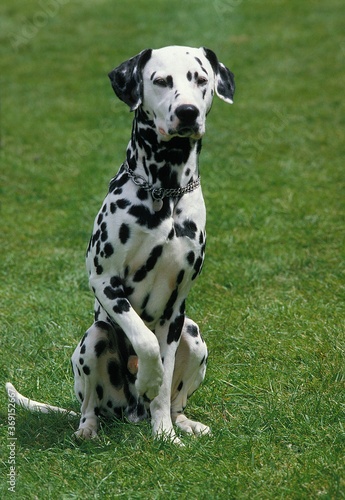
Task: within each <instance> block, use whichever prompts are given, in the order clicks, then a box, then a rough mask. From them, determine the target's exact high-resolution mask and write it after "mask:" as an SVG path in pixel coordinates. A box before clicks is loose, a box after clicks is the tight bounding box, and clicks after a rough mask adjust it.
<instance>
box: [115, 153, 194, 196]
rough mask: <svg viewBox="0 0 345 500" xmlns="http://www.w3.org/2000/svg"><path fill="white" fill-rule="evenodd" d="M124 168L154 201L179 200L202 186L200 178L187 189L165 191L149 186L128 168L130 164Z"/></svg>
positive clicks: (188, 185) (142, 178)
mask: <svg viewBox="0 0 345 500" xmlns="http://www.w3.org/2000/svg"><path fill="white" fill-rule="evenodd" d="M123 168H124V169H125V170H126V172H127V174H128V176H129V177H130V178H131V179H132V181H133V182H134V184H135V185H136V186H139V187H141V188H142V189H145V191H149V192H150V193H151V196H152V198H153V199H154V200H162V199H163V198H168V197H171V198H177V197H179V196H182V195H183V194H185V193H190V192H191V191H194V189H197V188H198V187H199V186H200V176H199V177H198V178H197V179H196V180H195V181H191V182H189V183H188V184H187V186H185V187H179V188H176V189H164V188H155V187H154V186H152V184H149V182H147V180H146V179H145V178H144V177H142V176H141V175H137V174H135V173H134V172H133V170H131V169H130V168H129V166H128V163H127V162H125V163H123Z"/></svg>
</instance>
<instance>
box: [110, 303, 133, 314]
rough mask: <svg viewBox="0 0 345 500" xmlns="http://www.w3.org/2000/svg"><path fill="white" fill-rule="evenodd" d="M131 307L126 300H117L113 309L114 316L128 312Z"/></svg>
mask: <svg viewBox="0 0 345 500" xmlns="http://www.w3.org/2000/svg"><path fill="white" fill-rule="evenodd" d="M130 308H131V306H130V304H129V302H128V300H127V299H118V300H117V302H116V305H115V306H114V307H113V311H114V313H115V314H122V313H124V312H128V311H129V310H130Z"/></svg>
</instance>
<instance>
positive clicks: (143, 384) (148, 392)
mask: <svg viewBox="0 0 345 500" xmlns="http://www.w3.org/2000/svg"><path fill="white" fill-rule="evenodd" d="M163 372H164V370H163V365H162V362H161V359H160V357H158V358H157V359H155V360H154V361H150V362H148V363H147V362H143V361H142V360H140V361H139V369H138V375H137V380H136V382H135V387H136V389H137V391H138V394H139V396H144V397H145V399H146V400H148V401H152V400H153V399H154V398H155V397H156V396H158V394H159V389H160V387H161V385H162V382H163Z"/></svg>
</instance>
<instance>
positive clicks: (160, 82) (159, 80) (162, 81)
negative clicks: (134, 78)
mask: <svg viewBox="0 0 345 500" xmlns="http://www.w3.org/2000/svg"><path fill="white" fill-rule="evenodd" d="M153 84H154V85H158V87H167V86H168V83H167V81H166V80H165V79H164V78H155V80H153Z"/></svg>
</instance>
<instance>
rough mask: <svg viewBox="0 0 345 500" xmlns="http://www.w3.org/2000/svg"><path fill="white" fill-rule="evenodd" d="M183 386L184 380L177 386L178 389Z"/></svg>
mask: <svg viewBox="0 0 345 500" xmlns="http://www.w3.org/2000/svg"><path fill="white" fill-rule="evenodd" d="M182 387H183V382H182V380H181V382H180V383H179V385H178V386H177V390H178V391H180V390H181V389H182Z"/></svg>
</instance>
